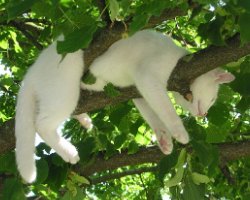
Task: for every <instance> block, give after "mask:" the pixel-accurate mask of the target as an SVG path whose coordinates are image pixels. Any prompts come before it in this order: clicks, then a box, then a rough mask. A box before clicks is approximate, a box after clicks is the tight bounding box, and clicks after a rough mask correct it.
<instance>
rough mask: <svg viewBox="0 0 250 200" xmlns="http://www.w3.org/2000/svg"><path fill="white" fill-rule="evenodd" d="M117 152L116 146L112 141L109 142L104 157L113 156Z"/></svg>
mask: <svg viewBox="0 0 250 200" xmlns="http://www.w3.org/2000/svg"><path fill="white" fill-rule="evenodd" d="M115 153H117V150H116V149H115V146H114V145H113V144H112V143H111V142H109V143H108V144H107V150H106V153H105V156H104V158H105V159H108V158H110V157H111V156H113V155H114V154H115Z"/></svg>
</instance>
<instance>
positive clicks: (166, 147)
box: [155, 129, 173, 155]
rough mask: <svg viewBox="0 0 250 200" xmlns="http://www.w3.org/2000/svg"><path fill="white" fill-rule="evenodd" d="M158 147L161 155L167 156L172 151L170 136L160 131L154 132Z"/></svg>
mask: <svg viewBox="0 0 250 200" xmlns="http://www.w3.org/2000/svg"><path fill="white" fill-rule="evenodd" d="M155 134H156V138H157V142H158V146H159V147H160V149H161V151H162V153H164V154H166V155H169V154H170V153H171V152H172V150H173V142H172V138H171V136H170V135H169V134H168V133H167V132H166V131H165V130H161V129H158V130H157V129H156V130H155Z"/></svg>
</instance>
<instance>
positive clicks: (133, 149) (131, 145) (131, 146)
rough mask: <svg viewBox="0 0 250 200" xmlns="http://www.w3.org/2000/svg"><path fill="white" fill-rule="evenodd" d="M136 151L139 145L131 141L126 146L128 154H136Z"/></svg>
mask: <svg viewBox="0 0 250 200" xmlns="http://www.w3.org/2000/svg"><path fill="white" fill-rule="evenodd" d="M138 150H139V145H138V144H137V143H136V142H135V141H132V142H130V143H129V145H128V154H129V155H130V154H134V153H136V152H137V151H138Z"/></svg>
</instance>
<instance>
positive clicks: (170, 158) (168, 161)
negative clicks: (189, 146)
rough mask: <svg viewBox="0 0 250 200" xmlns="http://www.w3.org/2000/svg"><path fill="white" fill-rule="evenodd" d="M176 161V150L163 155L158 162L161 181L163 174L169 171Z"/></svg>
mask: <svg viewBox="0 0 250 200" xmlns="http://www.w3.org/2000/svg"><path fill="white" fill-rule="evenodd" d="M177 161H178V154H177V151H175V150H174V151H173V152H172V153H171V154H170V155H167V156H164V158H162V159H161V161H160V162H159V164H158V168H159V178H160V180H161V181H163V179H164V177H165V175H166V174H167V173H169V172H170V170H171V169H172V168H173V167H174V166H176V164H177Z"/></svg>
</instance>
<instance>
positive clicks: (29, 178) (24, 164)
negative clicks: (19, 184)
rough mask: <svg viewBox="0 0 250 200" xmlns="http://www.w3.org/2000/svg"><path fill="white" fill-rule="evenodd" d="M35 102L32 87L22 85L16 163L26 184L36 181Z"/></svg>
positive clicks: (16, 128) (18, 100) (19, 98)
mask: <svg viewBox="0 0 250 200" xmlns="http://www.w3.org/2000/svg"><path fill="white" fill-rule="evenodd" d="M35 104H36V100H35V94H34V91H33V88H32V86H29V85H25V84H24V85H22V87H21V88H20V90H19V93H18V98H17V105H16V118H15V120H16V121H15V136H16V162H17V168H18V170H19V172H20V174H21V176H22V178H23V179H24V180H25V181H26V182H28V183H31V182H34V181H35V179H36V164H35V158H34V152H35V136H36V129H35V117H36V105H35Z"/></svg>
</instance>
